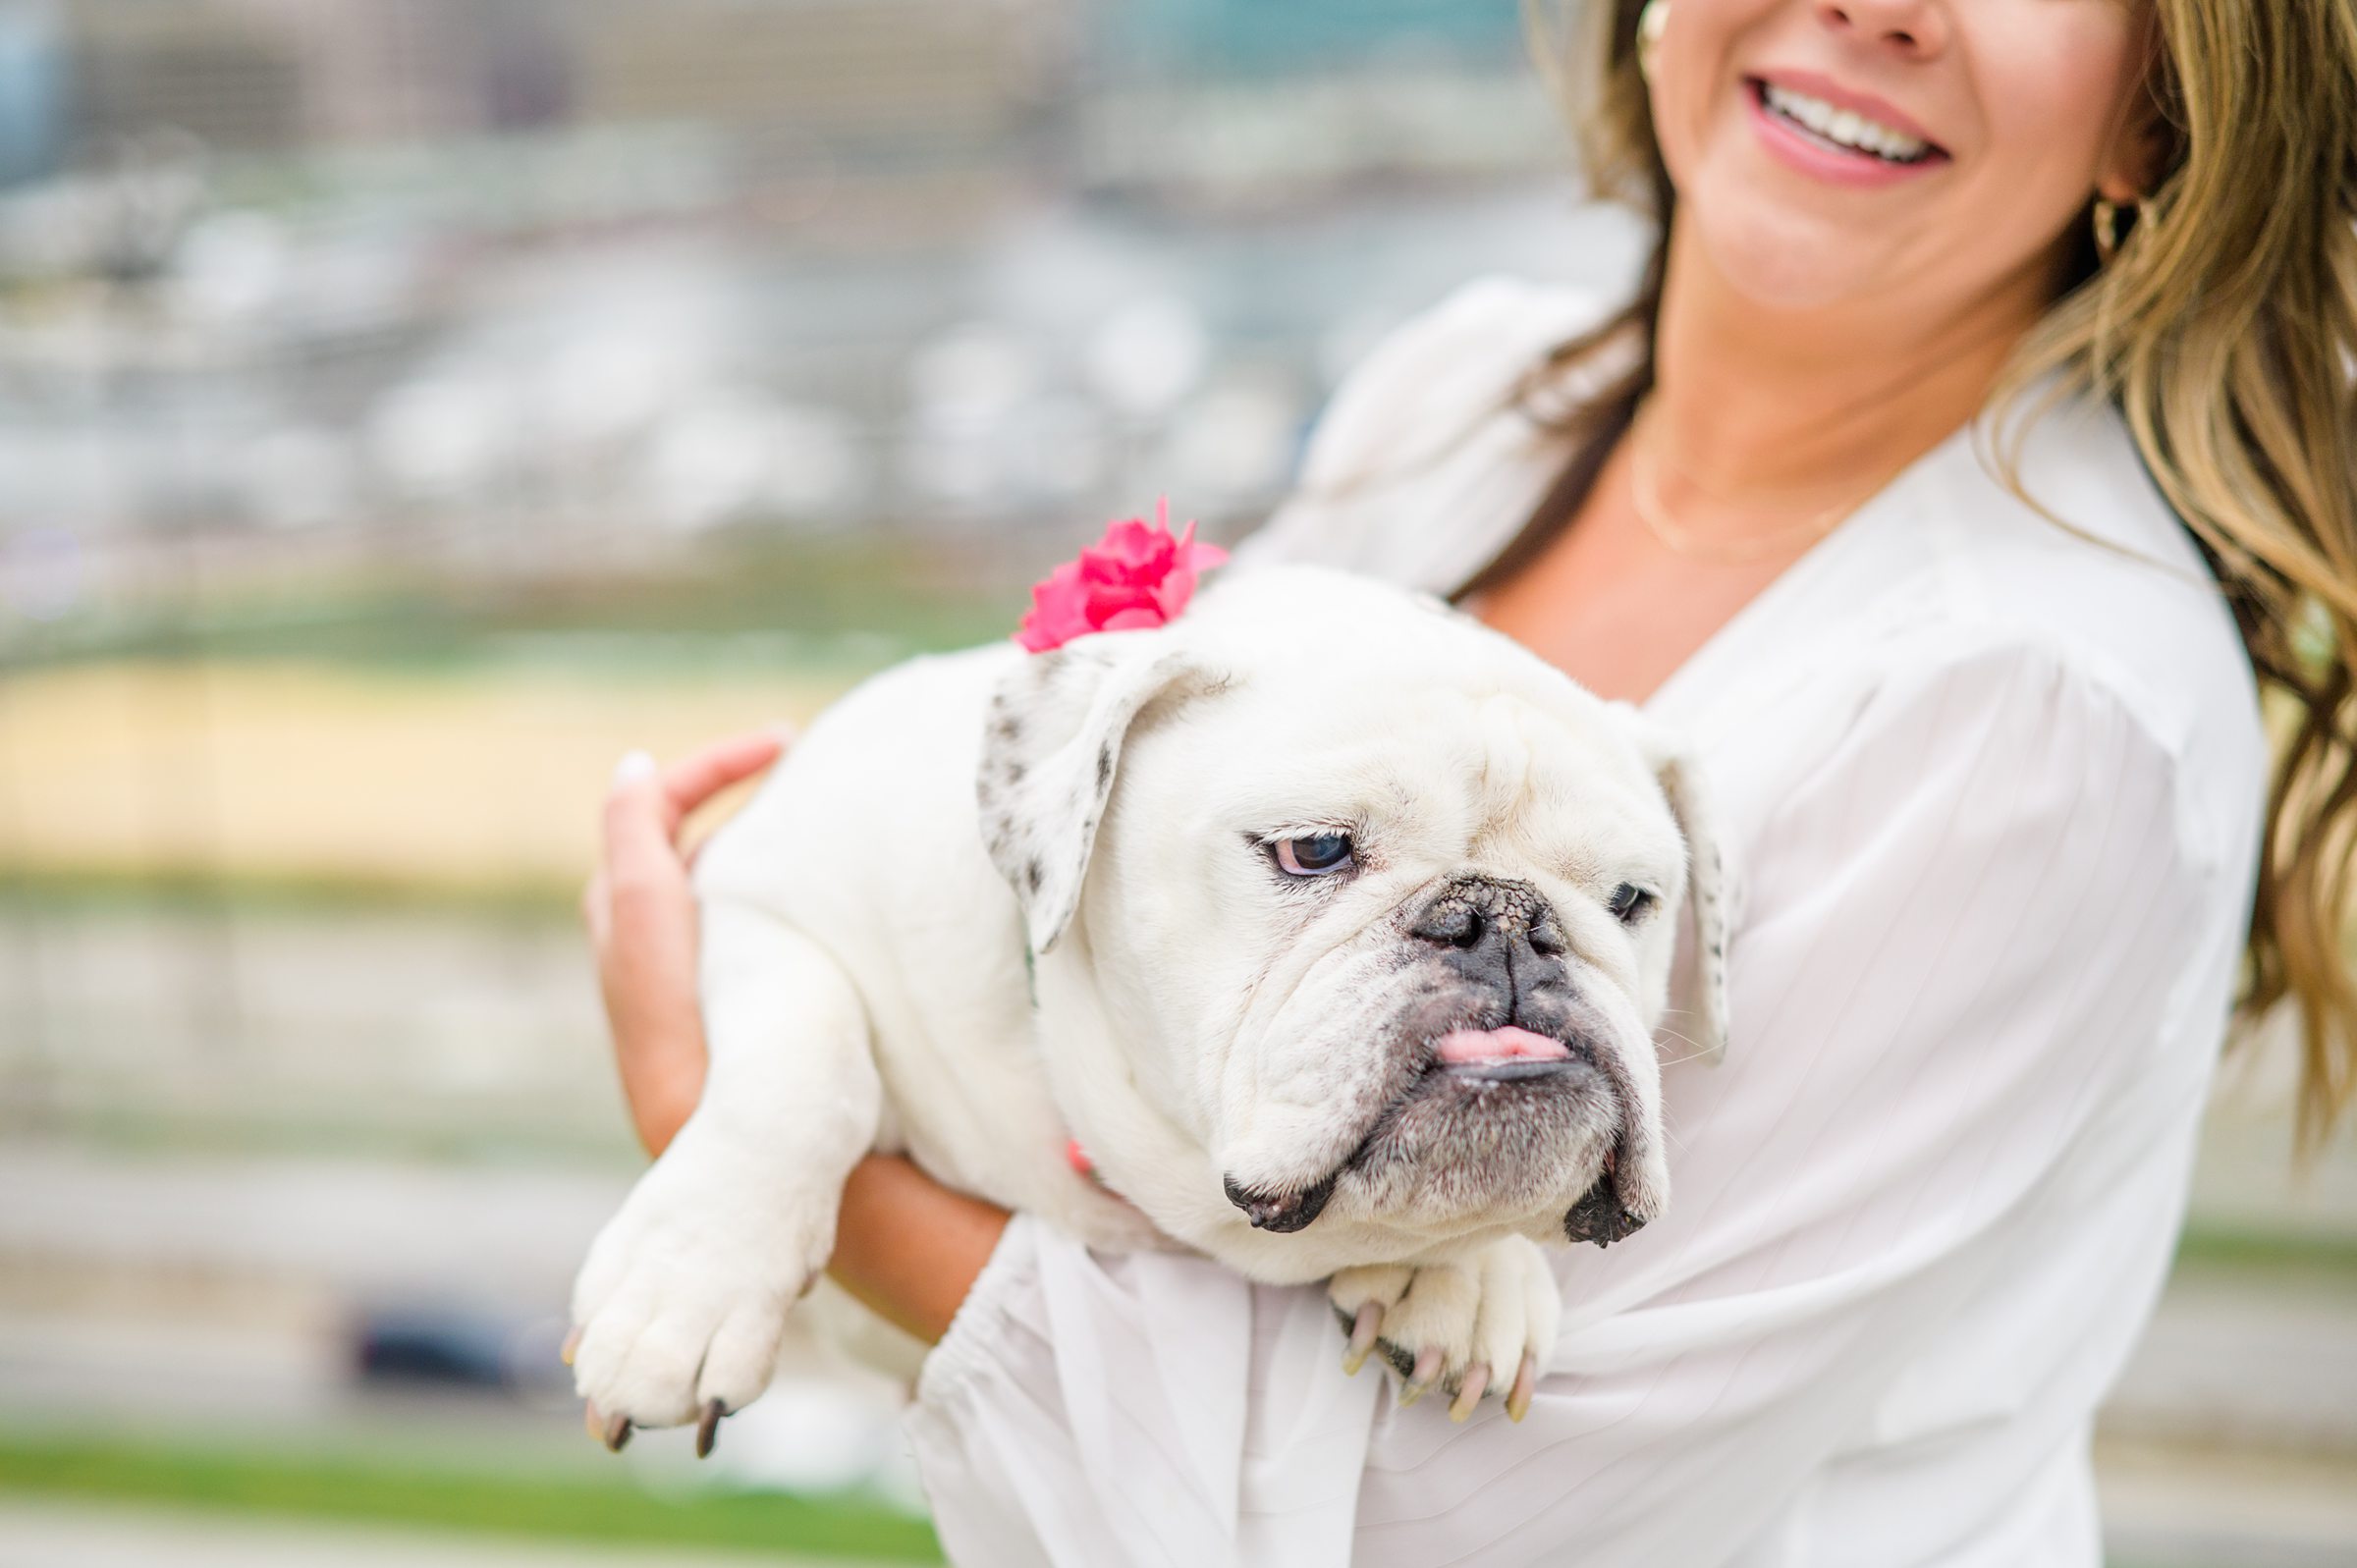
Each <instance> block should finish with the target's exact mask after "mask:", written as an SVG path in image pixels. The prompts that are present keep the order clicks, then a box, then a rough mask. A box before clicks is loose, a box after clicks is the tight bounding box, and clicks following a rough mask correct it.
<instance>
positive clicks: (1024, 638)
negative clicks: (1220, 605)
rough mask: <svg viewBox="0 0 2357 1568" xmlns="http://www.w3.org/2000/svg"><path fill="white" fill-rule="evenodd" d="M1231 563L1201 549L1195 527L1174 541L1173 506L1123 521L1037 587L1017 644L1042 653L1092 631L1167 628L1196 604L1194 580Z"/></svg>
mask: <svg viewBox="0 0 2357 1568" xmlns="http://www.w3.org/2000/svg"><path fill="white" fill-rule="evenodd" d="M1227 559H1228V552H1227V551H1225V550H1222V549H1221V548H1220V547H1219V546H1218V545H1211V544H1198V543H1197V542H1196V540H1195V525H1194V523H1193V522H1191V521H1190V522H1188V523H1187V525H1186V531H1185V532H1184V533H1182V534H1178V535H1177V536H1175V537H1174V536H1173V535H1172V533H1171V504H1170V502H1169V501H1167V500H1165V501H1159V502H1157V503H1155V506H1154V520H1153V521H1152V522H1148V521H1146V519H1145V518H1143V517H1125V518H1124V519H1123V520H1121V521H1119V522H1114V523H1109V524H1107V525H1106V528H1105V537H1104V538H1102V539H1100V540H1098V541H1097V542H1096V543H1095V544H1094V545H1091V546H1088V547H1087V548H1085V549H1083V550H1082V551H1081V552H1080V555H1079V558H1078V559H1077V560H1073V561H1068V562H1066V563H1065V564H1064V565H1063V566H1061V567H1058V568H1056V569H1055V570H1054V571H1051V572H1049V573H1048V575H1047V577H1046V579H1045V580H1043V581H1041V582H1040V583H1038V584H1037V585H1036V586H1034V587H1033V588H1032V590H1031V608H1030V609H1029V610H1028V611H1026V612H1025V613H1024V615H1023V623H1022V625H1021V626H1020V627H1019V628H1018V629H1017V630H1016V631H1015V634H1014V640H1015V641H1016V642H1017V643H1019V644H1021V645H1022V646H1023V648H1024V649H1026V650H1027V651H1029V652H1031V653H1045V652H1047V651H1048V650H1049V649H1050V648H1061V647H1063V646H1064V645H1065V644H1066V643H1068V642H1069V641H1071V640H1072V639H1073V638H1074V637H1081V636H1086V635H1087V634H1088V633H1090V632H1092V631H1142V630H1146V629H1148V628H1151V627H1154V626H1160V625H1165V624H1167V623H1168V622H1172V621H1174V620H1176V619H1178V612H1180V611H1181V610H1184V609H1185V608H1186V602H1187V600H1189V599H1191V598H1193V597H1194V593H1195V574H1196V573H1197V572H1199V571H1202V570H1203V569H1205V568H1209V567H1216V566H1218V565H1219V564H1220V563H1221V562H1223V561H1226V560H1227Z"/></svg>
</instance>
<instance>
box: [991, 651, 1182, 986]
mask: <svg viewBox="0 0 2357 1568" xmlns="http://www.w3.org/2000/svg"><path fill="white" fill-rule="evenodd" d="M1211 678H1212V677H1211V676H1208V674H1207V673H1206V672H1205V671H1204V669H1203V667H1202V666H1201V665H1200V664H1198V663H1197V662H1196V660H1195V658H1194V656H1193V655H1191V654H1190V653H1187V652H1186V651H1184V650H1182V649H1180V648H1178V647H1175V646H1173V643H1172V639H1171V637H1170V636H1169V634H1167V633H1164V632H1159V631H1124V632H1117V633H1110V634H1107V635H1103V636H1096V637H1087V638H1082V639H1079V640H1078V641H1075V642H1073V643H1071V644H1069V645H1068V646H1065V647H1062V648H1056V649H1051V650H1050V651H1048V652H1046V653H1035V654H1027V655H1025V656H1024V657H1023V658H1022V659H1021V660H1019V661H1017V662H1016V663H1015V664H1014V666H1013V667H1012V668H1011V669H1010V670H1009V671H1008V673H1007V674H1006V675H1005V676H1002V677H1001V678H1000V681H999V683H998V686H997V688H996V689H995V690H993V691H992V693H991V698H990V707H989V712H988V715H987V717H986V718H985V719H984V721H983V731H982V755H981V763H980V766H979V768H978V769H977V771H976V774H975V779H974V796H975V802H976V804H977V805H978V806H979V807H980V811H981V825H982V841H983V844H984V846H985V847H986V848H987V849H988V850H989V851H990V858H991V862H992V864H994V865H996V866H997V867H998V868H999V874H1000V875H1001V876H1003V877H1005V878H1006V879H1007V883H1008V886H1009V887H1011V888H1013V889H1014V896H1015V899H1016V901H1017V902H1018V903H1020V904H1021V905H1022V910H1023V928H1024V933H1025V935H1026V937H1027V938H1028V940H1029V943H1030V947H1031V951H1032V952H1033V953H1044V952H1047V951H1049V950H1050V949H1051V948H1053V947H1054V946H1056V943H1057V941H1058V940H1059V939H1060V938H1062V937H1063V935H1064V933H1065V929H1066V928H1067V927H1068V926H1069V925H1070V923H1071V919H1072V914H1073V912H1074V911H1075V910H1076V909H1077V908H1078V907H1079V904H1080V890H1081V886H1082V885H1083V883H1085V882H1086V880H1087V876H1088V862H1089V856H1090V854H1091V852H1092V851H1093V850H1094V848H1095V846H1096V838H1097V828H1098V825H1099V824H1100V823H1101V822H1102V821H1103V820H1104V816H1105V807H1106V804H1107V802H1109V801H1110V800H1111V799H1112V798H1113V784H1114V780H1115V778H1116V776H1117V774H1118V772H1119V769H1120V765H1121V753H1122V747H1123V744H1124V741H1125V740H1126V739H1127V738H1128V733H1129V727H1130V724H1131V722H1132V721H1133V720H1135V719H1136V717H1137V716H1138V714H1139V713H1140V712H1141V711H1142V710H1143V709H1144V708H1145V707H1146V706H1147V705H1148V704H1149V703H1151V702H1153V701H1154V700H1155V699H1156V698H1158V697H1161V696H1164V695H1166V694H1169V693H1172V692H1175V691H1178V690H1182V689H1185V688H1187V687H1189V686H1191V685H1194V684H1197V683H1199V682H1204V681H1208V680H1210V679H1211Z"/></svg>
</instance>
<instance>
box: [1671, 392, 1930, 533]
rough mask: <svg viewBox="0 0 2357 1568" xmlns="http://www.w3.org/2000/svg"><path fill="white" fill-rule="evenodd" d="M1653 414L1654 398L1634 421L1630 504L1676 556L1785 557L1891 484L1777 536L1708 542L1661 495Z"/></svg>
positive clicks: (1831, 527) (1868, 492) (1829, 529)
mask: <svg viewBox="0 0 2357 1568" xmlns="http://www.w3.org/2000/svg"><path fill="white" fill-rule="evenodd" d="M1652 411H1653V400H1652V399H1651V398H1648V399H1646V401H1645V402H1644V403H1642V404H1640V405H1639V406H1638V407H1637V411H1636V413H1635V415H1634V416H1633V417H1632V418H1631V419H1630V420H1629V430H1630V441H1629V448H1628V492H1629V500H1630V501H1631V502H1633V503H1634V504H1635V507H1636V513H1637V520H1638V521H1639V522H1641V523H1643V524H1644V525H1645V531H1646V532H1647V533H1650V534H1652V535H1653V537H1654V538H1655V539H1656V540H1657V541H1659V542H1660V544H1661V546H1662V548H1663V549H1665V550H1668V551H1670V552H1671V553H1672V555H1680V556H1684V557H1686V558H1688V559H1689V560H1695V561H1715V562H1721V563H1725V564H1727V565H1734V564H1737V563H1741V562H1747V561H1765V560H1767V559H1768V558H1769V557H1771V556H1776V555H1781V554H1783V553H1784V552H1786V551H1788V550H1789V549H1791V547H1792V546H1793V545H1795V544H1801V545H1813V544H1815V543H1816V542H1817V541H1818V540H1820V539H1822V538H1824V537H1825V536H1826V535H1827V534H1829V533H1832V532H1833V531H1834V530H1835V529H1836V527H1838V526H1840V523H1841V520H1842V519H1843V518H1844V517H1847V516H1849V515H1850V514H1852V513H1854V512H1856V511H1857V510H1858V509H1859V508H1860V507H1862V506H1864V505H1865V504H1866V503H1867V501H1868V500H1869V499H1871V498H1872V497H1873V496H1874V495H1875V494H1876V493H1877V492H1879V491H1880V490H1881V489H1882V488H1883V486H1884V485H1887V484H1889V483H1890V482H1891V481H1890V480H1889V479H1885V480H1883V481H1881V482H1880V483H1878V484H1877V485H1875V487H1874V489H1872V490H1868V491H1866V492H1864V493H1863V494H1861V495H1857V496H1854V497H1851V498H1849V499H1846V500H1842V501H1836V503H1834V504H1833V505H1832V506H1830V507H1828V508H1826V509H1825V510H1824V511H1823V512H1818V513H1813V514H1810V515H1809V516H1807V517H1805V518H1803V519H1802V520H1801V523H1800V525H1799V526H1798V527H1793V528H1780V529H1778V530H1777V531H1776V532H1775V533H1772V534H1760V535H1753V536H1750V537H1747V538H1744V539H1741V540H1736V541H1726V540H1710V539H1704V538H1701V537H1699V536H1697V535H1696V534H1694V533H1692V532H1690V531H1688V530H1687V529H1684V528H1681V527H1679V526H1678V525H1677V524H1676V523H1674V522H1672V521H1671V520H1670V516H1669V513H1668V511H1667V510H1666V509H1665V508H1664V507H1663V506H1662V495H1661V491H1660V489H1659V488H1658V486H1657V484H1656V482H1655V479H1654V474H1653V467H1652V458H1653V453H1652V444H1651V443H1650V442H1649V441H1647V439H1646V437H1647V436H1648V435H1649V434H1650V433H1651V431H1652V427H1653V421H1652V420H1651V419H1649V418H1647V417H1646V416H1647V415H1648V414H1649V413H1651V412H1652ZM1899 471H1900V472H1903V471H1904V470H1903V469H1901V470H1899ZM1894 476H1895V475H1894Z"/></svg>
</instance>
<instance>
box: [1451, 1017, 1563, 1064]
mask: <svg viewBox="0 0 2357 1568" xmlns="http://www.w3.org/2000/svg"><path fill="white" fill-rule="evenodd" d="M1570 1054H1571V1048H1570V1047H1569V1046H1566V1045H1564V1044H1563V1043H1562V1041H1560V1040H1550V1039H1548V1038H1547V1037H1546V1036H1545V1035H1539V1034H1533V1033H1531V1032H1530V1031H1529V1030H1527V1029H1516V1028H1514V1027H1512V1026H1511V1025H1508V1026H1507V1027H1506V1028H1504V1029H1452V1030H1450V1031H1449V1032H1448V1033H1447V1034H1445V1035H1443V1036H1441V1040H1440V1055H1441V1060H1443V1061H1445V1062H1448V1063H1449V1064H1450V1065H1452V1066H1465V1065H1469V1064H1471V1063H1474V1062H1492V1061H1562V1060H1564V1059H1566V1058H1568V1057H1569V1056H1570Z"/></svg>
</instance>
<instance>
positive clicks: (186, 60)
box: [69, 0, 305, 151]
mask: <svg viewBox="0 0 2357 1568" xmlns="http://www.w3.org/2000/svg"><path fill="white" fill-rule="evenodd" d="M69 15H70V17H71V34H70V38H71V44H70V46H71V49H72V52H73V62H74V77H73V93H72V100H71V101H72V135H73V139H74V141H75V142H76V143H77V144H79V145H83V146H90V145H98V146H103V145H105V144H106V143H108V142H112V141H116V140H121V139H125V138H130V137H135V136H139V135H146V134H148V133H151V132H153V131H156V130H159V129H169V130H173V131H178V132H183V133H186V134H187V135H192V136H194V137H196V138H197V139H199V140H200V141H202V142H204V143H205V144H206V145H208V146H216V147H222V148H226V149H233V150H237V151H260V150H265V149H286V148H291V147H293V146H294V145H296V144H297V142H298V141H299V139H300V138H301V135H302V134H303V132H304V130H305V125H304V119H303V112H302V108H303V106H302V77H301V64H300V61H299V59H298V57H297V53H296V50H295V48H294V46H293V42H292V40H291V39H289V38H288V37H287V36H285V35H284V33H283V32H281V31H280V30H279V29H277V28H274V27H269V26H266V25H265V24H264V23H263V22H262V21H260V20H259V19H256V18H253V17H249V16H246V15H242V14H240V13H239V12H237V11H234V10H231V9H229V8H228V7H226V6H213V5H194V4H188V3H185V0H110V3H107V4H100V5H80V6H76V7H74V8H72V10H71V12H70V13H69Z"/></svg>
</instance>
